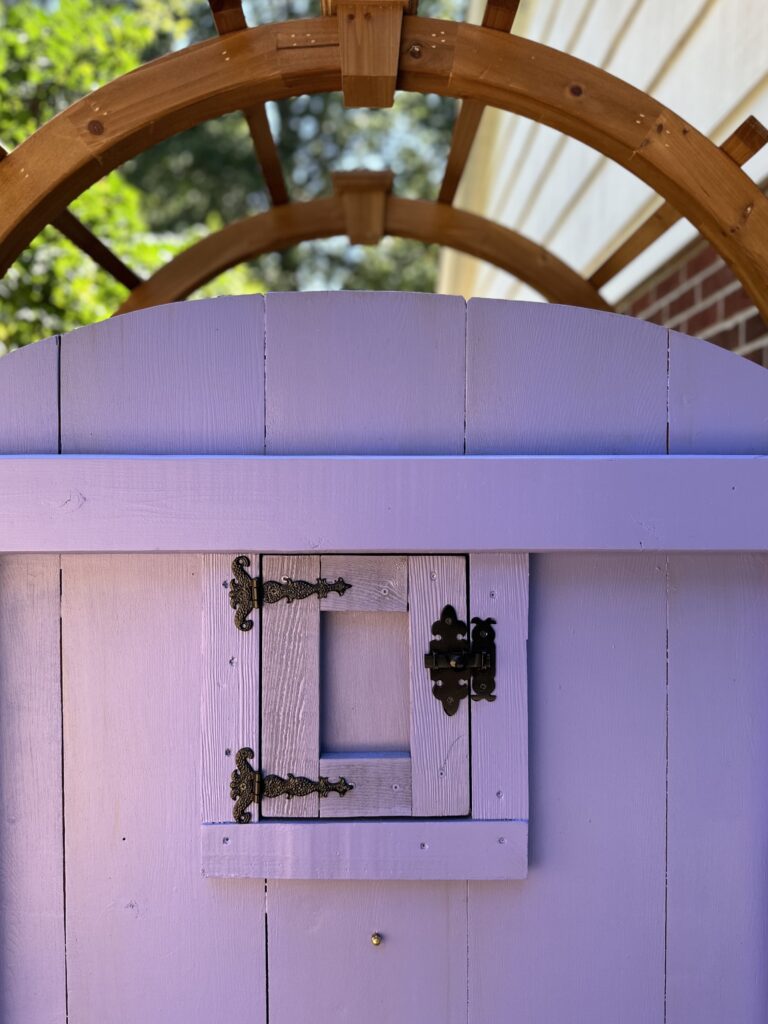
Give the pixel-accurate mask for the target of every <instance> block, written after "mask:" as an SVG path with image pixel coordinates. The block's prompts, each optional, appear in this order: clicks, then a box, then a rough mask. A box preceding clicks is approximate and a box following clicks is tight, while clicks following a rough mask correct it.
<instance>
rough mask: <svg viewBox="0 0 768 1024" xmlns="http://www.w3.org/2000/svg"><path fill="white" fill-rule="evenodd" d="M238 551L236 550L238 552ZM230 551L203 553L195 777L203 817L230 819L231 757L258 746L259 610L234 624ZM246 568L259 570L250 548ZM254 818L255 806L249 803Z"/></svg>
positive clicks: (209, 820) (255, 816) (255, 817)
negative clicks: (246, 622)
mask: <svg viewBox="0 0 768 1024" xmlns="http://www.w3.org/2000/svg"><path fill="white" fill-rule="evenodd" d="M237 554H240V552H237ZM234 557H235V555H233V554H230V555H219V554H208V555H203V558H202V586H203V658H202V666H203V695H202V706H201V719H200V720H201V731H202V748H201V762H200V777H201V789H202V821H203V822H222V821H231V820H232V808H233V804H232V800H231V798H230V792H229V782H230V778H231V775H232V770H233V768H234V758H235V755H236V754H237V751H238V750H240V748H241V747H250V748H251V749H252V750H253V751H254V753H255V754H256V757H257V758H258V751H259V748H260V739H259V724H260V690H259V611H258V609H254V610H253V612H251V616H250V618H251V621H252V622H253V628H252V629H251V630H249V631H248V632H243V631H242V630H239V629H237V628H236V627H235V623H234V613H233V611H232V608H231V607H230V604H229V600H228V597H227V593H228V586H229V579H230V577H231V574H232V573H231V565H232V559H233V558H234ZM249 557H250V559H251V566H250V571H251V573H252V574H253V575H256V574H257V573H258V571H259V557H258V555H256V554H254V553H253V552H251V554H250V556H249ZM249 810H250V813H251V818H252V820H253V821H257V820H258V816H259V808H258V805H256V804H254V805H253V806H252V807H251V808H249Z"/></svg>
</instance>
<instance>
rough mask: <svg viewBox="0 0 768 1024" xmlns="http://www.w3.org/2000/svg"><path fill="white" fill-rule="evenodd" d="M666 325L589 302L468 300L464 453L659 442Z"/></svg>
mask: <svg viewBox="0 0 768 1024" xmlns="http://www.w3.org/2000/svg"><path fill="white" fill-rule="evenodd" d="M666 403H667V331H666V329H665V328H663V327H657V326H655V325H654V324H649V323H645V322H644V321H640V320H632V319H630V318H629V317H619V316H615V315H612V314H601V313H597V312H592V311H590V310H575V309H564V308H559V307H555V306H544V305H542V304H541V303H522V302H514V303H512V302H502V301H498V300H494V299H472V300H471V301H470V302H469V303H468V308H467V452H469V453H472V454H477V453H482V454H489V453H495V452H505V453H509V454H517V453H519V454H526V455H529V454H560V455H565V454H587V453H589V454H590V455H596V454H600V453H616V454H633V453H643V454H650V453H654V452H656V453H662V452H664V451H666V419H667V416H666Z"/></svg>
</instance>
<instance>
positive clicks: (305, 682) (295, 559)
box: [261, 555, 320, 818]
mask: <svg viewBox="0 0 768 1024" xmlns="http://www.w3.org/2000/svg"><path fill="white" fill-rule="evenodd" d="M262 573H263V575H264V579H265V580H281V579H283V577H285V576H287V577H290V578H291V579H295V580H309V581H310V582H313V581H314V580H316V579H317V578H318V576H319V575H320V559H319V558H318V557H317V556H316V555H294V556H292V557H287V556H286V557H280V556H273V557H266V558H264V559H263V560H262ZM261 622H262V631H263V633H262V665H263V670H262V671H263V676H262V707H261V720H262V731H261V768H262V771H263V772H264V774H265V775H280V776H282V777H283V778H285V777H286V776H287V775H288V773H289V772H291V773H293V774H294V775H303V776H304V777H305V778H309V779H316V778H317V776H318V774H319V771H320V685H319V684H320V602H319V601H318V600H317V599H315V598H312V599H311V600H304V601H291V602H287V601H280V602H279V603H277V604H267V605H265V606H264V608H263V609H262V613H261ZM318 799H319V798H318V796H317V794H316V793H312V794H310V795H309V796H304V797H299V798H297V799H290V798H289V797H287V796H281V797H277V798H276V799H274V800H269V801H268V802H265V803H263V804H262V808H261V813H262V816H263V817H264V818H316V817H317V816H318V813H319V807H318Z"/></svg>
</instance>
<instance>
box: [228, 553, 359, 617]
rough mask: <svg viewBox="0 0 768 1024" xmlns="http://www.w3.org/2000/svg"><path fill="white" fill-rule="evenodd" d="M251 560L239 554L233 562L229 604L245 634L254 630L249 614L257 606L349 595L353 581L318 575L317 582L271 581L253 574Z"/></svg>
mask: <svg viewBox="0 0 768 1024" xmlns="http://www.w3.org/2000/svg"><path fill="white" fill-rule="evenodd" d="M250 564H251V560H250V558H249V557H248V556H247V555H238V556H237V558H236V559H235V560H234V562H233V563H232V573H233V578H232V579H231V580H230V581H229V603H230V605H231V606H232V607H233V608H234V609H235V625H236V626H237V628H238V629H241V630H242V631H243V632H244V633H247V632H248V630H249V629H253V622H252V621H251V620H250V618H249V617H248V616H249V615H250V614H251V612H252V611H253V610H254V608H261V607H262V606H263V605H265V604H276V603H277V602H278V601H287V602H288V603H289V604H290V603H291V601H301V600H303V599H304V598H305V597H311V596H312V595H313V594H314V595H316V596H317V598H318V600H319V599H320V598H323V597H327V596H328V595H329V594H345V593H346V592H347V591H348V590H349V589H350V587H351V586H352V584H351V583H347V582H346V580H344V579H342V578H341V576H339V577H338V579H336V580H334V581H333V582H332V583H329V582H328V580H325V579H322V577H318V578H317V579H316V580H315V582H314V583H309V582H308V581H307V580H292V579H291V578H290V576H284V577H283V578H282V580H267V581H266V582H264V581H263V580H262V579H261V577H259V576H257V577H253V576H251V575H250V573H249V572H248V571H247V569H248V566H249V565H250Z"/></svg>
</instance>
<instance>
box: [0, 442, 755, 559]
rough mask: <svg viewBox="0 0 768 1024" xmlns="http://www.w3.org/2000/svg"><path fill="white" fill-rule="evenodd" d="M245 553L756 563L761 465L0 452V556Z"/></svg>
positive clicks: (658, 459) (749, 459)
mask: <svg viewBox="0 0 768 1024" xmlns="http://www.w3.org/2000/svg"><path fill="white" fill-rule="evenodd" d="M480 494H482V495H483V500H482V501H480V500H478V497H477V496H478V495H480ZM343 498H348V499H349V501H348V505H347V508H346V510H345V512H344V515H343V516H341V515H339V504H340V500H341V499H343ZM446 509H450V515H448V514H446ZM736 527H737V529H736ZM257 542H258V543H259V545H260V549H261V550H262V551H286V550H287V551H297V552H300V551H306V550H318V549H323V548H332V549H334V550H336V551H339V550H344V549H345V548H349V549H350V551H353V552H366V551H367V552H386V551H389V552H393V553H394V552H402V551H404V550H410V551H419V550H422V551H423V550H435V551H442V552H451V551H453V552H463V551H466V550H467V549H470V550H474V551H505V550H506V551H510V550H512V551H515V550H524V551H558V550H559V551H563V550H565V551H569V550H595V551H637V550H640V551H643V550H645V551H665V550H666V551H712V550H715V551H718V550H720V551H729V550H730V551H739V550H751V551H761V550H766V549H768V457H765V456H664V455H662V456H563V457H558V456H543V457H539V456H528V457H526V456H479V457H478V456H458V457H456V458H434V457H430V456H427V457H423V458H420V457H403V458H400V457H392V458H389V457H385V458H378V457H373V458H366V457H362V456H348V457H342V458H339V459H337V458H333V457H327V458H324V457H319V458H307V459H303V458H299V457H289V458H287V459H283V458H272V457H270V458H266V459H265V458H260V457H255V456H254V457H236V458H217V457H215V456H207V457H206V456H203V457H200V458H196V457H189V458H187V457H184V458H181V459H174V458H162V457H161V458H152V457H146V456H145V457H129V456H93V457H89V456H79V457H75V458H64V457H60V456H54V457H50V458H49V457H47V456H32V457H30V458H24V457H17V456H10V457H8V456H5V457H3V456H0V551H5V552H9V553H10V552H14V551H38V552H46V551H59V550H61V551H105V552H106V551H131V550H134V551H136V550H138V551H146V550H174V551H176V550H191V551H194V550H224V551H231V550H241V551H242V550H246V551H247V550H249V549H252V548H253V547H255V546H256V543H257Z"/></svg>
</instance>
